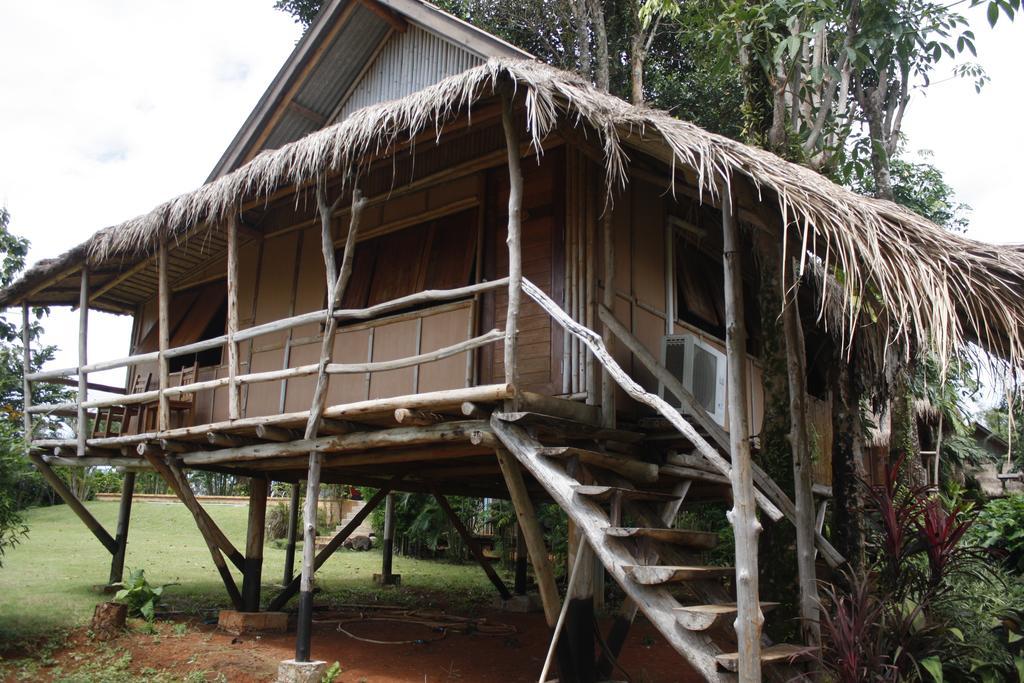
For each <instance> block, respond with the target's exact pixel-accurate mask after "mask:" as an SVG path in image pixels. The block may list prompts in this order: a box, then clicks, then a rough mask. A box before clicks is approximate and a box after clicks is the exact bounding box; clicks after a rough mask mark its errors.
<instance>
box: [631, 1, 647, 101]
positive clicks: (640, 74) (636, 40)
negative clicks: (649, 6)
mask: <svg viewBox="0 0 1024 683" xmlns="http://www.w3.org/2000/svg"><path fill="white" fill-rule="evenodd" d="M637 22H638V24H637V27H636V32H635V33H634V34H633V37H632V39H630V45H629V67H630V74H629V83H630V101H632V102H633V104H637V105H640V104H643V103H644V56H645V55H644V32H643V30H642V29H641V27H640V25H639V18H638V19H637Z"/></svg>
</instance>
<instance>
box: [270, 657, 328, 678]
mask: <svg viewBox="0 0 1024 683" xmlns="http://www.w3.org/2000/svg"><path fill="white" fill-rule="evenodd" d="M326 669H327V662H320V661H316V662H296V661H295V660H294V659H286V660H284V661H283V662H281V663H280V664H278V665H277V683H320V680H321V678H323V675H324V670H326Z"/></svg>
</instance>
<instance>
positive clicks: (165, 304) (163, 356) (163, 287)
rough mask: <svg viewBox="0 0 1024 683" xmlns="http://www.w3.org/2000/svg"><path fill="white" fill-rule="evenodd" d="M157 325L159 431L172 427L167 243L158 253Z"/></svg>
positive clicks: (169, 295) (157, 421)
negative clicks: (168, 391) (169, 388)
mask: <svg viewBox="0 0 1024 683" xmlns="http://www.w3.org/2000/svg"><path fill="white" fill-rule="evenodd" d="M156 262H157V324H158V325H159V335H160V351H159V355H158V363H159V376H160V401H159V406H158V409H157V414H156V428H157V431H164V430H165V429H167V428H169V427H170V421H171V408H170V403H169V401H168V398H167V388H168V387H169V386H170V383H171V380H170V371H169V369H168V365H167V349H168V348H170V338H171V330H170V300H171V288H170V285H169V284H168V281H167V243H166V242H161V243H160V247H159V250H158V251H157V259H156Z"/></svg>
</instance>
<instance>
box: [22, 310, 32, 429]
mask: <svg viewBox="0 0 1024 683" xmlns="http://www.w3.org/2000/svg"><path fill="white" fill-rule="evenodd" d="M31 369H32V327H31V324H30V321H29V305H28V304H22V305H21V391H22V416H21V419H22V423H23V428H24V430H25V443H26V444H29V443H32V412H31V410H32V381H31V380H30V379H29V378H28V377H29V370H31Z"/></svg>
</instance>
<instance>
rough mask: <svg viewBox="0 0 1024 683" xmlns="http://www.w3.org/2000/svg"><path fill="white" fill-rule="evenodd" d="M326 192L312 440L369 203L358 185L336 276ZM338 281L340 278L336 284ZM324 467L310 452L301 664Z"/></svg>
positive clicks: (305, 657) (321, 191)
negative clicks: (338, 312) (323, 299)
mask: <svg viewBox="0 0 1024 683" xmlns="http://www.w3.org/2000/svg"><path fill="white" fill-rule="evenodd" d="M326 191H327V190H326V188H325V186H324V184H323V183H321V184H319V185H317V194H316V198H317V208H318V209H319V211H320V236H321V243H322V249H323V257H324V266H325V270H326V276H327V312H326V319H325V324H324V336H323V342H322V344H321V346H320V366H319V369H318V371H317V378H316V385H315V386H314V388H313V402H312V405H311V406H310V409H309V419H308V420H307V421H306V434H305V438H306V439H313V438H316V435H317V433H318V432H319V431H320V421H321V419H322V417H323V412H324V406H325V405H326V403H327V389H328V385H329V383H330V375H328V374H327V365H328V364H329V363H330V362H331V357H332V355H333V353H334V333H335V331H336V330H337V329H338V321H337V319H336V318H335V317H334V310H335V309H336V308H337V307H338V306H340V305H341V300H342V298H343V297H344V295H345V289H346V287H347V286H348V280H349V277H350V276H351V274H352V261H353V259H354V258H355V253H356V236H357V234H358V231H359V219H360V217H361V216H362V213H363V208H364V207H365V206H366V200H365V199H363V194H362V192H360V191H359V188H358V187H354V188H353V189H352V206H351V211H350V221H349V229H348V237H347V238H346V239H345V252H344V255H343V256H342V263H341V268H340V269H338V272H337V273H335V259H334V239H333V235H332V232H331V214H332V213H333V212H334V210H335V209H336V208H337V205H338V202H339V201H340V197H339V198H338V200H335V202H334V203H333V204H328V203H327V197H326ZM335 277H337V280H335ZM322 464H323V453H321V452H320V451H315V450H314V451H310V453H309V471H308V473H307V475H306V508H305V510H304V511H303V529H302V579H301V582H300V592H299V614H298V623H297V627H296V638H295V659H296V661H299V662H308V661H309V652H310V637H311V635H312V629H313V573H314V572H315V571H316V569H315V566H314V563H315V561H316V512H317V505H318V502H319V499H320V467H321V465H322Z"/></svg>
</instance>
